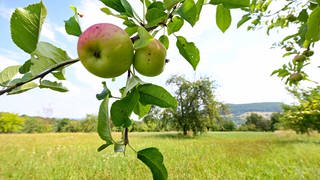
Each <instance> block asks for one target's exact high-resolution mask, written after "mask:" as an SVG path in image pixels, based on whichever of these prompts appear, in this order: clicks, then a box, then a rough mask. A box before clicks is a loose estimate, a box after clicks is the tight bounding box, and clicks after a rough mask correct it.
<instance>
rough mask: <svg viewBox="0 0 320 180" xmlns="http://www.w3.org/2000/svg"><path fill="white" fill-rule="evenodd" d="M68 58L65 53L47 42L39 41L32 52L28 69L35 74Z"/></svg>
mask: <svg viewBox="0 0 320 180" xmlns="http://www.w3.org/2000/svg"><path fill="white" fill-rule="evenodd" d="M68 60H70V57H69V56H68V55H67V53H66V52H65V51H64V50H62V49H60V48H57V47H55V46H54V45H52V44H50V43H47V42H39V43H38V47H37V49H36V50H35V51H34V52H33V53H32V57H31V63H32V65H31V67H30V71H31V73H32V75H34V76H36V75H38V74H40V73H42V72H43V71H45V70H47V69H49V68H52V67H54V66H56V65H57V64H59V63H63V62H65V61H68Z"/></svg>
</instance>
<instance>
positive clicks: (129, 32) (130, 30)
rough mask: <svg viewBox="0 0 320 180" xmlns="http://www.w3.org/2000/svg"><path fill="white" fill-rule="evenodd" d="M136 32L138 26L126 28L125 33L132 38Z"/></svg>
mask: <svg viewBox="0 0 320 180" xmlns="http://www.w3.org/2000/svg"><path fill="white" fill-rule="evenodd" d="M137 30H138V26H133V27H127V28H126V29H125V31H126V32H127V33H128V35H129V36H132V35H133V34H134V33H136V32H137Z"/></svg>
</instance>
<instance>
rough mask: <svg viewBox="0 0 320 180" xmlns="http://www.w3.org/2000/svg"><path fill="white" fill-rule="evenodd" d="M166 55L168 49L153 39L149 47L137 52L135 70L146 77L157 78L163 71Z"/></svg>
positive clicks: (134, 63) (134, 62)
mask: <svg viewBox="0 0 320 180" xmlns="http://www.w3.org/2000/svg"><path fill="white" fill-rule="evenodd" d="M166 54H167V51H166V48H165V47H164V46H163V45H162V43H161V42H160V41H158V40H157V39H153V40H152V41H151V42H150V43H149V44H148V45H147V46H145V47H143V48H140V49H137V50H136V52H135V55H134V61H133V65H134V68H135V69H136V70H137V71H138V72H139V73H140V74H142V75H144V76H157V75H159V74H161V73H162V71H163V68H164V65H165V61H166Z"/></svg>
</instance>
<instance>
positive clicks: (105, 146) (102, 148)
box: [97, 143, 112, 152]
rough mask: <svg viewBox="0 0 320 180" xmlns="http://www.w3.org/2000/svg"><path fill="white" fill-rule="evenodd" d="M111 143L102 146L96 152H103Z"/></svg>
mask: <svg viewBox="0 0 320 180" xmlns="http://www.w3.org/2000/svg"><path fill="white" fill-rule="evenodd" d="M111 144H112V143H109V144H108V143H107V144H102V145H101V146H100V147H99V148H98V149H97V151H98V152H100V151H102V150H104V149H105V148H107V147H109V146H110V145H111Z"/></svg>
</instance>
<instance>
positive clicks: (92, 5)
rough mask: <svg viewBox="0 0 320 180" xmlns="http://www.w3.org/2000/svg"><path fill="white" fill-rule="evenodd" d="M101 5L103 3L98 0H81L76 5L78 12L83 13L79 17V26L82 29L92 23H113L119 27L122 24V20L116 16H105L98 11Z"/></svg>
mask: <svg viewBox="0 0 320 180" xmlns="http://www.w3.org/2000/svg"><path fill="white" fill-rule="evenodd" d="M102 7H104V5H103V4H102V3H101V2H99V1H92V0H82V1H81V2H80V5H79V6H78V12H79V13H81V14H83V17H82V18H80V22H81V27H82V28H83V29H87V28H88V27H89V26H91V25H93V24H96V23H102V22H108V23H113V24H115V25H118V26H120V27H121V26H123V25H122V21H121V20H119V19H118V18H115V17H112V16H107V15H106V14H104V13H103V12H102V11H100V8H102Z"/></svg>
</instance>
